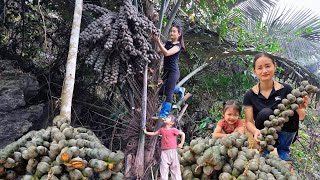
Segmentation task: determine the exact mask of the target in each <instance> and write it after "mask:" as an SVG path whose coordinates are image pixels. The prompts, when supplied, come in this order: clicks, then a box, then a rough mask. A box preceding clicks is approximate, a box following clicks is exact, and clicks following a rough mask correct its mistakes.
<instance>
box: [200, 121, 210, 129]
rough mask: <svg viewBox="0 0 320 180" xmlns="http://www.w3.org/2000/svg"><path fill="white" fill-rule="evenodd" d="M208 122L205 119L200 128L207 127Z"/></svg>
mask: <svg viewBox="0 0 320 180" xmlns="http://www.w3.org/2000/svg"><path fill="white" fill-rule="evenodd" d="M207 124H208V122H207V121H204V122H203V123H201V124H200V126H199V127H200V129H204V128H205V127H207Z"/></svg>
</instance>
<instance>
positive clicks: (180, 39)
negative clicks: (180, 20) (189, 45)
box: [170, 24, 185, 50]
mask: <svg viewBox="0 0 320 180" xmlns="http://www.w3.org/2000/svg"><path fill="white" fill-rule="evenodd" d="M173 27H175V28H177V29H178V33H179V34H180V36H179V39H178V41H179V42H180V44H181V49H182V50H185V46H184V38H183V33H182V27H181V26H179V25H176V24H175V25H172V26H171V28H173ZM171 28H170V30H171Z"/></svg>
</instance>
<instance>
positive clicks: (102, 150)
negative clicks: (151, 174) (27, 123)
mask: <svg viewBox="0 0 320 180" xmlns="http://www.w3.org/2000/svg"><path fill="white" fill-rule="evenodd" d="M59 119H60V116H57V117H56V118H55V119H54V121H55V122H57V124H58V125H57V126H51V127H48V128H47V129H41V130H39V131H31V132H29V133H27V134H26V135H24V136H23V137H21V138H20V139H19V140H17V141H15V142H13V143H12V144H9V145H7V146H6V147H5V148H4V149H2V150H1V151H0V179H17V178H18V176H22V179H23V180H32V179H41V180H42V179H43V180H46V179H47V178H49V177H50V179H51V180H55V179H56V180H58V179H62V180H68V179H73V180H76V179H85V178H87V179H88V178H90V177H92V176H93V175H94V173H95V172H96V173H98V174H99V176H100V178H101V179H123V178H124V176H123V174H122V173H121V172H120V171H121V170H122V168H123V159H124V154H123V153H122V152H121V151H117V152H112V151H110V150H109V149H107V148H106V147H104V146H103V145H102V144H101V142H100V141H99V139H98V138H97V137H96V136H95V135H94V133H93V132H92V131H90V130H88V129H86V128H82V127H79V128H73V127H72V126H70V125H69V124H68V123H66V121H60V120H59ZM58 120H59V121H58Z"/></svg>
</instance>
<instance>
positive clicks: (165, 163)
mask: <svg viewBox="0 0 320 180" xmlns="http://www.w3.org/2000/svg"><path fill="white" fill-rule="evenodd" d="M169 169H170V175H171V178H170V179H171V180H182V178H181V171H180V163H179V159H178V153H177V149H163V150H162V151H161V162H160V174H161V180H168V175H169Z"/></svg>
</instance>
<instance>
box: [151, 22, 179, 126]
mask: <svg viewBox="0 0 320 180" xmlns="http://www.w3.org/2000/svg"><path fill="white" fill-rule="evenodd" d="M169 35H170V41H167V42H166V43H165V45H163V44H162V42H161V41H160V39H159V37H158V36H154V37H153V39H154V41H155V42H156V43H157V45H158V46H159V48H160V53H162V54H163V55H164V64H163V69H164V72H163V75H162V82H163V84H162V86H161V88H160V92H159V94H160V95H166V99H165V101H164V102H163V103H162V107H161V110H160V113H159V116H154V117H152V118H151V119H153V120H158V119H162V120H163V119H165V118H166V117H167V116H168V115H169V114H170V111H171V106H172V100H173V93H174V91H175V90H176V91H179V92H178V94H180V97H181V96H182V95H183V93H184V88H183V87H177V88H176V89H175V87H176V84H177V81H178V80H179V77H180V71H179V65H178V59H179V55H180V52H181V50H184V48H185V47H184V41H183V35H182V28H181V26H178V25H173V26H172V27H171V28H170V33H169Z"/></svg>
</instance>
